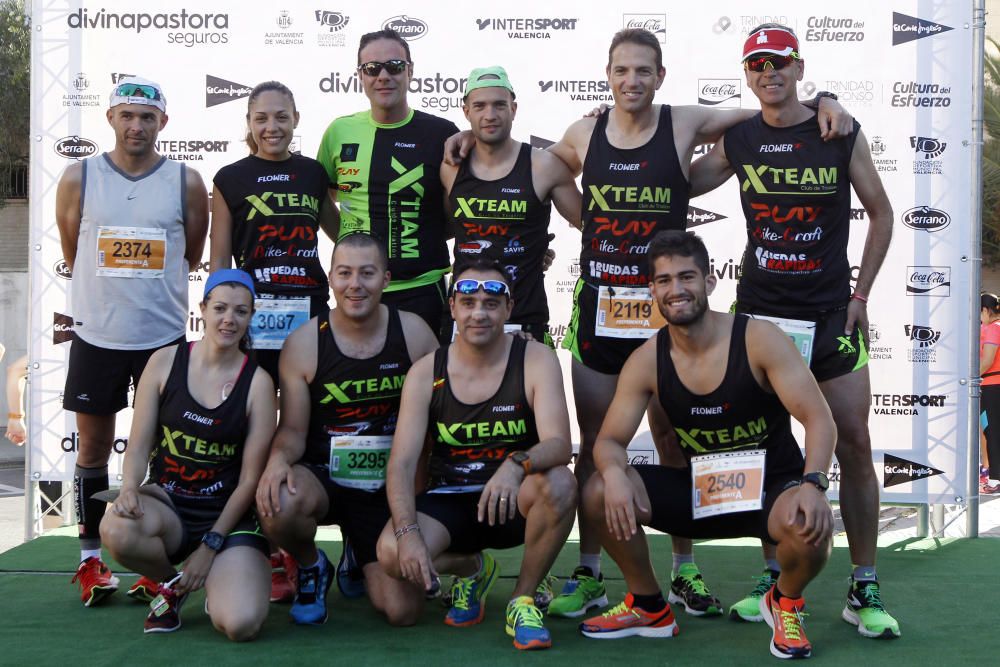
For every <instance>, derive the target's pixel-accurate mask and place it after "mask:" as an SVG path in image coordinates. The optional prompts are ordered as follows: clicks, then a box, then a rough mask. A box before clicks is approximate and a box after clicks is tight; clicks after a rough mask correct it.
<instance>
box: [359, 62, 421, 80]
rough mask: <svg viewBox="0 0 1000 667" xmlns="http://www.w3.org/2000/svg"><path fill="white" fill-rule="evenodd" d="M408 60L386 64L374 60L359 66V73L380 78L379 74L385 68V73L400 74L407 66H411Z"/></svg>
mask: <svg viewBox="0 0 1000 667" xmlns="http://www.w3.org/2000/svg"><path fill="white" fill-rule="evenodd" d="M410 64H411V63H410V61H408V60H398V59H394V60H386V61H385V62H384V63H383V62H379V61H378V60H372V61H371V62H367V63H361V64H360V65H358V71H360V72H362V73H364V74H367V75H368V76H378V75H379V73H380V72H381V71H382V69H383V68H385V71H386V72H388V73H389V74H390V75H394V74H399V73H400V72H402V71H403V70H404V69H406V66H407V65H410Z"/></svg>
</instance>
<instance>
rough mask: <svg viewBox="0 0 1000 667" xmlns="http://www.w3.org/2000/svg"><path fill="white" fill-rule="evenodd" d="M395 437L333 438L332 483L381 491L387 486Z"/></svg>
mask: <svg viewBox="0 0 1000 667" xmlns="http://www.w3.org/2000/svg"><path fill="white" fill-rule="evenodd" d="M391 448H392V436H391V435H369V436H366V435H350V436H336V435H334V436H331V437H330V480H331V481H332V482H333V483H334V484H338V485H340V486H345V487H347V488H350V489H361V490H363V491H378V490H379V489H381V488H382V487H383V486H385V466H386V464H387V463H389V450H390V449H391Z"/></svg>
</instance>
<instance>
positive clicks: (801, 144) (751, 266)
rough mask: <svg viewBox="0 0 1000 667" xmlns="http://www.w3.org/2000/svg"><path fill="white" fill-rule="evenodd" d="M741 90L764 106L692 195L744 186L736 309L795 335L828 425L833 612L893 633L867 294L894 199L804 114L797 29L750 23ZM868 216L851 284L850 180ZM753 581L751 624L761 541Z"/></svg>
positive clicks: (719, 151) (850, 139)
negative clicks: (837, 562)
mask: <svg viewBox="0 0 1000 667" xmlns="http://www.w3.org/2000/svg"><path fill="white" fill-rule="evenodd" d="M743 66H744V69H745V71H746V80H747V85H748V86H749V88H750V89H751V90H752V91H753V92H754V94H755V95H756V96H757V98H758V99H759V100H760V106H761V111H760V113H758V114H755V115H754V117H753V118H749V119H747V120H745V121H743V122H742V123H740V124H739V125H736V126H735V127H732V128H730V129H729V130H728V131H727V132H726V134H725V136H724V137H723V138H722V139H720V140H719V142H718V143H717V144H716V145H715V148H714V149H713V150H712V151H711V152H710V153H709V154H708V155H706V156H705V157H704V158H702V159H700V160H698V162H696V163H695V165H693V166H692V168H691V184H692V190H693V194H700V193H702V192H706V191H708V190H711V189H712V188H714V187H716V186H718V185H720V184H722V183H723V182H724V181H725V180H726V179H728V178H729V177H730V176H731V175H732V174H733V173H734V172H735V173H736V174H737V175H738V178H739V179H740V182H741V188H740V198H741V200H742V203H743V212H744V214H745V216H746V228H747V249H746V252H744V254H743V270H742V277H741V278H740V281H739V284H738V285H737V287H736V310H737V312H741V313H748V314H750V315H751V317H762V318H767V319H771V321H773V322H775V323H777V324H778V325H779V326H781V327H782V328H783V329H784V330H785V331H786V332H787V333H788V334H789V335H790V336H792V337H793V338H794V339H795V340H796V341H797V343H798V346H799V348H800V351H801V352H802V355H803V357H804V358H805V359H806V363H808V364H809V366H810V368H811V369H812V372H813V375H814V376H815V377H816V380H817V381H818V382H819V386H820V389H821V390H822V391H823V395H824V396H825V397H826V400H827V402H828V403H829V404H830V410H831V411H832V412H833V419H834V421H835V422H836V423H837V461H838V463H839V464H840V470H841V478H840V490H839V497H840V505H841V511H842V514H843V519H844V527H845V529H846V531H847V538H848V543H849V545H850V550H851V562H852V563H853V564H854V570H853V573H852V579H851V587H850V591H849V592H848V596H847V605H846V606H845V607H844V609H843V612H842V613H841V616H842V617H843V618H844V620H846V621H848V622H849V623H852V624H854V625H856V626H857V627H858V632H859V633H861V634H862V635H864V636H866V637H887V638H891V637H898V636H899V634H900V633H899V624H898V623H897V622H896V619H894V618H893V617H892V616H891V615H890V614H889V612H888V611H886V609H885V605H884V603H883V602H882V598H881V592H880V589H879V583H878V578H877V576H876V571H875V556H876V546H877V537H878V508H879V500H878V499H879V490H878V488H879V487H878V478H877V477H876V475H875V468H874V466H873V465H872V453H871V436H870V434H869V432H868V414H869V408H870V407H871V383H870V379H869V371H868V352H867V349H866V345H867V339H866V336H867V333H868V310H867V306H868V297H869V295H870V294H871V289H872V285H873V284H874V282H875V277H876V275H877V274H878V271H879V268H880V267H881V265H882V260H883V259H884V258H885V255H886V252H887V251H888V249H889V242H890V240H891V239H892V205H891V204H890V202H889V198H888V196H887V195H886V193H885V189H884V188H883V187H882V181H881V179H880V178H879V175H878V172H877V171H876V169H875V166H874V165H873V164H872V159H871V154H870V153H869V149H868V142H867V141H866V140H865V136H864V133H863V132H861V129H860V125H859V124H858V123H857V122H855V123H854V126H853V128H852V130H851V132H850V133H849V134H848V135H847V136H846V137H844V138H841V139H836V140H833V141H824V140H823V138H822V137H821V136H820V133H819V132H818V131H817V129H816V123H815V119H814V114H813V110H812V109H809V108H808V107H806V106H804V105H803V104H802V103H801V102H799V99H798V94H797V92H796V83H797V82H798V81H801V80H802V77H803V74H804V71H805V61H804V60H803V59H802V57H801V54H800V53H799V42H798V38H797V37H796V36H795V33H794V31H792V29H791V28H788V27H787V26H782V25H779V24H765V25H762V26H758V27H757V28H754V29H753V30H752V31H751V32H750V35H749V36H748V37H747V40H746V43H745V44H744V47H743ZM852 187H853V188H854V191H855V192H856V193H857V195H858V199H859V200H860V201H861V204H862V206H864V208H865V211H866V212H867V217H868V221H869V223H868V235H867V237H866V239H865V246H864V250H863V252H862V256H861V268H860V270H859V272H858V277H857V282H856V283H855V286H854V291H853V293H852V291H851V264H850V262H849V261H848V258H847V242H848V238H849V236H850V227H851V217H852V216H851V188H852ZM764 559H765V570H764V573H763V575H762V576H761V577H760V585H759V586H758V587H757V588H756V589H755V590H754V591H753V592H752V593H751V594H750V595H748V596H747V597H746V598H744V599H743V600H741V601H740V602H737V603H736V604H735V605H733V607H732V608H731V610H730V615H731V616H732V617H733V618H737V619H742V620H747V621H759V620H760V615H759V614H758V613H756V606H757V602H758V601H759V599H760V596H761V594H762V591H763V590H765V589H766V588H767V584H768V582H770V581H772V580H774V579H775V578H777V575H778V571H777V567H776V566H777V562H776V560H775V558H774V551H773V549H772V548H770V547H768V545H766V544H765V545H764Z"/></svg>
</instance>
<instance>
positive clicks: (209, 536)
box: [201, 530, 226, 552]
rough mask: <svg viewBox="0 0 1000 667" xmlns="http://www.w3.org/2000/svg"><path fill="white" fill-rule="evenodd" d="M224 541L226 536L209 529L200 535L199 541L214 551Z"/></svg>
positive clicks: (217, 549) (218, 548)
mask: <svg viewBox="0 0 1000 667" xmlns="http://www.w3.org/2000/svg"><path fill="white" fill-rule="evenodd" d="M225 541H226V538H224V537H223V536H222V535H219V534H218V533H216V532H214V531H211V530H210V531H208V532H207V533H205V534H204V535H202V536H201V543H202V544H204V545H205V546H206V547H208V548H209V549H211V550H212V551H215V552H218V551H219V550H220V549H221V548H222V543H223V542H225Z"/></svg>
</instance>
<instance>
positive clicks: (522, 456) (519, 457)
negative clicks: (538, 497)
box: [507, 451, 531, 475]
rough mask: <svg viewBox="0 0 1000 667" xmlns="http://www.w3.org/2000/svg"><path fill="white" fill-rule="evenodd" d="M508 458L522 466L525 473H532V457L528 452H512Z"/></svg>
mask: <svg viewBox="0 0 1000 667" xmlns="http://www.w3.org/2000/svg"><path fill="white" fill-rule="evenodd" d="M507 458H509V459H510V460H511V461H513V462H514V463H516V464H517V465H519V466H521V468H523V469H524V474H525V475H530V474H531V457H530V456H529V455H528V452H522V451H518V452H512V453H511V454H510V456H508V457H507Z"/></svg>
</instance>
